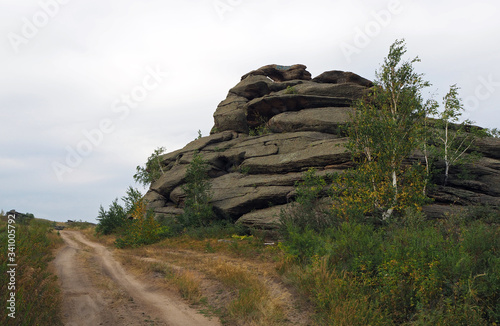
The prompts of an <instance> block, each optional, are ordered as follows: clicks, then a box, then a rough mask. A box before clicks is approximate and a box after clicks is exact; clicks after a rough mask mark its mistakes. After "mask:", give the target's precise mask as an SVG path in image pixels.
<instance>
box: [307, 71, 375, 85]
mask: <svg viewBox="0 0 500 326" xmlns="http://www.w3.org/2000/svg"><path fill="white" fill-rule="evenodd" d="M313 81H314V82H316V83H330V84H344V83H354V84H358V85H361V86H365V87H372V86H373V82H371V81H370V80H368V79H366V78H363V77H361V76H359V75H356V74H354V73H352V72H346V71H339V70H332V71H326V72H324V73H322V74H321V75H319V76H318V77H316V78H314V79H313Z"/></svg>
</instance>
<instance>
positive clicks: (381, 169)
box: [348, 40, 430, 219]
mask: <svg viewBox="0 0 500 326" xmlns="http://www.w3.org/2000/svg"><path fill="white" fill-rule="evenodd" d="M405 53H406V46H405V44H404V41H403V40H399V41H396V42H395V43H394V44H393V45H392V46H391V48H390V51H389V55H388V56H387V57H386V58H385V59H384V64H383V65H382V66H381V68H380V70H379V71H378V72H376V77H377V79H376V80H375V85H376V87H374V88H373V90H372V92H371V93H369V94H368V95H367V96H366V97H364V98H362V99H360V100H359V101H357V102H356V103H355V105H354V107H355V113H354V114H353V115H352V123H351V124H350V125H349V127H348V135H349V143H348V148H349V150H350V151H351V152H352V153H353V156H354V157H355V158H357V160H358V161H359V164H360V168H361V170H362V171H363V172H362V173H363V174H364V175H365V176H364V177H363V179H365V181H364V182H367V183H368V186H369V187H370V188H372V189H373V192H374V193H377V192H381V193H384V194H387V195H388V196H391V200H382V201H378V202H377V201H376V200H374V201H372V202H371V204H372V205H373V206H376V207H377V209H379V210H382V211H383V212H384V214H383V217H384V219H385V218H388V217H390V216H391V215H392V212H393V211H394V210H395V209H396V208H397V207H399V206H401V204H400V199H401V198H400V195H399V194H400V193H401V192H405V187H406V185H407V184H408V180H406V181H405V182H400V179H401V178H402V177H403V175H404V174H405V173H407V169H405V167H404V161H405V159H407V158H408V157H409V156H410V155H411V154H412V153H413V152H414V151H415V150H416V149H418V148H420V147H421V144H422V142H423V139H422V138H423V137H422V134H423V133H422V129H423V126H424V124H425V117H426V115H427V114H428V113H429V111H430V107H429V106H427V105H425V103H424V101H423V99H422V95H421V91H422V89H423V88H425V87H428V86H429V85H430V84H429V83H428V82H426V81H424V80H423V78H422V76H423V75H422V74H418V73H416V72H415V71H414V68H413V64H414V63H416V62H419V61H420V60H419V59H418V58H415V59H413V60H411V61H402V57H403V55H404V54H405ZM364 165H368V166H366V167H364ZM416 171H418V169H417V170H413V171H412V174H413V175H414V177H415V178H418V179H422V180H425V173H422V174H421V175H419V174H415V172H416ZM416 182H417V183H419V184H420V183H421V184H422V185H425V182H421V181H420V180H416ZM390 188H392V189H390ZM424 191H425V188H424V187H422V189H421V192H422V193H424ZM406 192H407V193H408V192H409V191H406ZM384 196H385V195H384ZM372 197H375V196H372ZM374 199H376V198H374ZM403 206H404V205H403Z"/></svg>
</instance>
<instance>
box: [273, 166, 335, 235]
mask: <svg viewBox="0 0 500 326" xmlns="http://www.w3.org/2000/svg"><path fill="white" fill-rule="evenodd" d="M326 186H327V183H326V180H325V179H324V178H323V177H320V176H318V175H317V172H316V169H314V168H311V169H309V170H308V171H307V172H305V173H304V176H303V181H301V182H296V184H295V189H296V191H297V197H296V198H295V202H293V203H292V206H291V208H289V209H286V210H283V211H282V212H281V214H280V225H281V229H282V232H285V234H286V232H287V228H288V225H291V226H292V228H295V227H296V228H299V229H300V230H305V229H306V228H310V229H312V230H315V231H321V230H325V229H326V228H327V227H331V226H334V225H335V224H336V219H335V218H334V217H333V216H332V214H331V212H330V210H329V207H328V205H325V204H324V203H321V201H320V198H321V197H322V196H324V195H325V194H326Z"/></svg>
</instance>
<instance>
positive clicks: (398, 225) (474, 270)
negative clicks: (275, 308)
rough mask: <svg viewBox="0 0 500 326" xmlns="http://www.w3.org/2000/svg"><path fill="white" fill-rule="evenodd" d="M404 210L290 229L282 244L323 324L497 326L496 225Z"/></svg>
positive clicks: (499, 262)
mask: <svg viewBox="0 0 500 326" xmlns="http://www.w3.org/2000/svg"><path fill="white" fill-rule="evenodd" d="M406 214H407V215H406V216H402V217H401V221H394V222H393V223H391V224H386V225H381V226H375V225H370V224H362V223H357V222H344V223H342V224H340V225H339V226H337V227H332V228H329V229H327V230H324V231H323V232H321V233H318V232H315V231H313V230H311V229H307V228H306V229H305V230H302V229H299V228H289V230H288V236H287V237H286V238H285V240H284V242H283V243H282V244H281V245H280V247H281V248H282V249H283V251H284V253H285V257H286V259H287V260H288V261H291V262H295V263H296V264H297V266H298V268H299V270H300V273H299V275H298V276H297V275H295V279H297V282H299V285H300V286H301V287H302V288H303V290H304V291H305V292H306V293H307V294H308V295H309V296H310V298H311V299H312V301H313V303H314V304H315V306H316V307H317V311H318V316H317V317H318V318H319V320H320V322H319V324H325V325H329V324H331V323H333V322H334V321H336V322H335V324H336V323H338V322H339V321H343V323H345V324H373V325H376V324H383V325H388V324H398V325H399V324H416V325H428V324H440V325H452V324H460V325H485V324H494V323H497V324H498V323H499V322H500V228H499V225H498V224H486V223H485V222H483V221H482V220H474V221H472V222H470V223H461V224H458V225H457V224H451V225H452V227H451V228H449V227H445V226H443V222H442V221H436V222H433V221H425V220H423V219H422V216H421V214H419V212H418V211H413V210H407V213H406ZM486 217H487V216H486ZM445 225H446V224H445ZM290 270H292V271H294V273H296V274H297V268H295V269H290ZM346 311H350V312H351V313H352V314H354V315H355V316H351V317H349V316H347V315H346ZM377 316H378V317H377Z"/></svg>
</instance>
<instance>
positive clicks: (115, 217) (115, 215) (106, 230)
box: [95, 187, 142, 234]
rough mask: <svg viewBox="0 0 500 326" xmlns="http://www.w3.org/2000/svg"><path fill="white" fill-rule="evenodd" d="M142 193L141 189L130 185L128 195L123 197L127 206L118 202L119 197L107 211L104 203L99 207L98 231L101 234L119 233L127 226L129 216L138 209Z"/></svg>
mask: <svg viewBox="0 0 500 326" xmlns="http://www.w3.org/2000/svg"><path fill="white" fill-rule="evenodd" d="M141 198H142V194H141V192H140V191H139V190H137V189H135V188H132V187H128V189H127V191H126V195H125V196H123V197H122V201H123V202H124V204H125V207H123V206H122V205H120V204H119V203H118V198H116V199H115V200H113V202H112V203H111V205H109V209H108V210H107V211H106V210H105V209H104V208H103V207H102V205H101V206H100V208H99V214H98V216H97V220H98V221H99V222H98V224H97V227H96V229H95V230H96V232H97V233H100V234H111V233H118V232H120V231H122V229H123V228H124V227H126V224H127V221H128V218H129V217H130V216H132V214H133V213H134V212H135V211H136V210H137V205H138V203H141Z"/></svg>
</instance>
